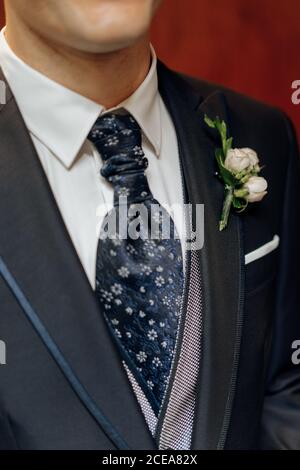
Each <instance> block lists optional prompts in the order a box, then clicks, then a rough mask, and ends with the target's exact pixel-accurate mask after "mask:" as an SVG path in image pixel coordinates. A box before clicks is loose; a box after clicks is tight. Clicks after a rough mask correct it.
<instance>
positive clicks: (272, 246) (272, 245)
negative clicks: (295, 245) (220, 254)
mask: <svg viewBox="0 0 300 470" xmlns="http://www.w3.org/2000/svg"><path fill="white" fill-rule="evenodd" d="M279 243H280V238H279V236H278V235H275V236H274V238H273V240H271V241H270V242H268V243H266V244H265V245H262V246H260V247H259V248H257V249H256V250H254V251H251V253H248V254H247V255H246V256H245V264H249V263H252V262H253V261H256V260H257V259H259V258H262V257H263V256H266V255H268V254H269V253H271V252H272V251H274V250H276V248H278V246H279Z"/></svg>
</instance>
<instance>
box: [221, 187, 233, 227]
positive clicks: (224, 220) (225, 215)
mask: <svg viewBox="0 0 300 470" xmlns="http://www.w3.org/2000/svg"><path fill="white" fill-rule="evenodd" d="M233 197H234V196H233V188H232V187H231V186H226V189H225V200H224V204H223V209H222V215H221V220H220V225H219V229H220V231H222V230H224V229H225V228H226V227H227V224H228V219H229V214H230V209H231V206H232V202H233Z"/></svg>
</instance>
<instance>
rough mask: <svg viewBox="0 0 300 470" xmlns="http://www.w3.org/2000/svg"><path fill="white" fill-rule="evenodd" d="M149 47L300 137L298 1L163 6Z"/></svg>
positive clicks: (221, 0)
mask: <svg viewBox="0 0 300 470" xmlns="http://www.w3.org/2000/svg"><path fill="white" fill-rule="evenodd" d="M0 1H1V0H0ZM24 1H26V0H24ZM0 7H1V8H2V1H1V6H0ZM0 21H1V22H2V23H3V22H4V20H3V14H1V12H0ZM152 42H153V44H154V45H155V48H156V50H157V52H158V55H159V56H160V58H161V59H162V60H163V61H165V62H166V63H167V64H168V65H170V66H171V67H172V68H174V69H177V70H181V71H183V72H185V73H188V74H191V75H194V76H198V77H201V78H203V79H207V80H210V81H213V82H216V83H220V84H224V85H226V86H229V87H232V88H234V89H236V90H237V91H240V92H243V93H246V94H248V95H251V96H253V97H254V98H257V99H259V100H263V101H265V102H267V103H270V104H273V105H275V106H279V107H281V108H282V109H284V110H285V111H286V112H287V113H288V114H289V115H290V117H291V118H292V119H293V121H294V123H295V125H296V126H297V129H298V133H299V137H300V105H298V106H296V105H293V104H292V102H291V94H292V91H293V90H292V89H291V84H292V82H293V81H294V80H297V79H298V80H300V70H299V68H300V1H299V0H163V4H162V6H161V8H160V11H159V12H158V14H157V17H156V19H155V22H154V25H153V34H152Z"/></svg>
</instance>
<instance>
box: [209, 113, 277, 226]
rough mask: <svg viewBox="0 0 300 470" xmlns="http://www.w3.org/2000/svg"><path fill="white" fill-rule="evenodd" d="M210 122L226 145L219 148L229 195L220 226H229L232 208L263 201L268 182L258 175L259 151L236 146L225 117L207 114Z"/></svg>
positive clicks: (219, 156)
mask: <svg viewBox="0 0 300 470" xmlns="http://www.w3.org/2000/svg"><path fill="white" fill-rule="evenodd" d="M205 122H206V124H207V125H208V126H209V127H211V128H212V129H216V130H217V131H218V133H219V134H220V137H221V143H222V147H221V148H217V149H216V152H215V156H216V160H217V163H218V170H219V171H218V176H219V178H220V179H221V180H222V181H223V183H224V187H225V198H224V204H223V209H222V215H221V220H220V223H219V229H220V231H221V230H224V229H225V228H226V227H227V224H228V219H229V215H230V211H231V208H232V207H233V208H234V209H235V210H236V211H237V212H243V211H244V210H245V209H246V208H247V206H248V204H249V203H251V202H258V201H261V200H262V199H263V198H264V197H265V195H266V194H267V187H268V183H267V181H266V180H265V178H263V177H262V176H258V175H259V173H260V171H261V170H262V167H261V166H260V165H259V158H258V155H257V153H256V152H255V151H254V150H252V149H250V148H241V149H239V148H232V143H233V138H232V137H229V138H228V136H227V126H226V123H225V121H221V120H220V119H219V118H217V119H215V120H212V119H210V118H209V117H208V116H206V115H205Z"/></svg>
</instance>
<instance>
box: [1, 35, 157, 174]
mask: <svg viewBox="0 0 300 470" xmlns="http://www.w3.org/2000/svg"><path fill="white" fill-rule="evenodd" d="M151 53H152V63H151V67H150V70H149V72H148V75H147V76H146V78H145V80H144V81H143V83H142V84H141V85H140V86H139V87H138V88H137V90H136V91H135V92H134V93H133V94H132V95H131V96H130V97H129V98H127V99H126V100H125V101H123V102H122V103H120V105H118V106H116V107H114V108H113V110H114V111H115V110H116V109H119V108H122V109H125V110H127V111H128V112H130V113H131V114H132V115H133V116H134V118H135V119H136V121H137V122H138V123H139V125H140V127H141V129H142V131H143V133H144V135H145V136H146V138H147V139H148V140H149V142H150V143H151V144H152V146H153V147H154V149H155V153H156V155H157V156H159V153H160V146H161V116H160V100H159V93H158V79H157V67H156V66H157V59H156V54H155V51H154V49H153V48H152V46H151ZM0 64H1V67H2V70H3V73H4V75H5V78H6V80H7V82H8V84H9V86H10V88H11V91H12V93H13V95H14V97H15V99H16V102H17V104H18V107H19V109H20V112H21V114H22V116H23V119H24V121H25V124H26V126H27V128H28V130H29V131H30V132H31V133H32V134H33V135H34V136H35V137H36V138H37V139H38V140H40V141H41V142H42V143H43V144H44V145H45V146H46V147H48V148H49V149H50V150H51V152H52V153H53V154H54V155H55V156H56V157H57V158H58V159H59V160H60V161H61V162H62V163H63V164H64V165H65V166H66V167H67V168H70V167H71V166H72V164H73V162H74V161H75V159H76V157H77V155H78V152H79V151H80V149H81V148H82V146H83V144H84V142H85V140H86V138H87V135H88V133H89V132H90V130H91V128H92V126H93V125H94V123H95V121H96V119H97V118H98V117H99V116H100V115H102V114H104V113H108V112H110V111H112V109H109V110H107V109H105V108H104V106H101V105H99V104H97V103H95V102H93V101H91V100H89V99H87V98H85V97H84V96H82V95H79V94H78V93H75V92H74V91H72V90H70V89H68V88H66V87H64V86H62V85H60V84H59V83H57V82H55V81H53V80H50V79H49V78H47V77H46V76H45V75H42V74H41V73H39V72H38V71H36V70H35V69H33V68H31V67H30V66H28V65H27V64H26V63H24V62H23V61H22V60H21V59H19V58H18V57H17V56H16V55H15V54H14V52H13V51H12V50H11V49H10V47H9V45H8V44H7V42H6V39H5V36H4V29H3V30H2V31H1V34H0Z"/></svg>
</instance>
